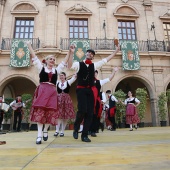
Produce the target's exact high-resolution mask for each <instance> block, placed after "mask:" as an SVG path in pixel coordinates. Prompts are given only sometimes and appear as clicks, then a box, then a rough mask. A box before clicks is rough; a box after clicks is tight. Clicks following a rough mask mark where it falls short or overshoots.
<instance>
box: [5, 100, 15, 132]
mask: <svg viewBox="0 0 170 170" xmlns="http://www.w3.org/2000/svg"><path fill="white" fill-rule="evenodd" d="M13 100H14V99H13V98H5V103H6V104H8V105H9V104H10V103H11V102H12V101H13ZM12 115H13V110H12V108H11V107H10V108H9V109H8V111H7V112H5V114H4V124H3V130H10V123H8V120H10V119H11V118H12Z"/></svg>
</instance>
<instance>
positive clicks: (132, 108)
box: [122, 91, 140, 131]
mask: <svg viewBox="0 0 170 170" xmlns="http://www.w3.org/2000/svg"><path fill="white" fill-rule="evenodd" d="M128 97H129V98H127V99H126V100H125V101H124V102H122V104H124V105H126V124H129V125H130V131H133V125H134V126H135V129H136V130H137V128H138V127H137V124H138V123H139V122H140V119H139V116H138V113H137V110H136V107H137V106H138V105H139V104H140V101H139V100H138V99H137V98H135V97H133V96H132V92H131V91H129V92H128Z"/></svg>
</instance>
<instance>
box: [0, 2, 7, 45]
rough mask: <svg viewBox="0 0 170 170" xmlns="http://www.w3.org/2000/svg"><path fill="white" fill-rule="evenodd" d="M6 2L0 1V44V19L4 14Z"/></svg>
mask: <svg viewBox="0 0 170 170" xmlns="http://www.w3.org/2000/svg"><path fill="white" fill-rule="evenodd" d="M5 3H6V0H0V42H1V39H2V37H1V27H2V17H3V12H4V7H5Z"/></svg>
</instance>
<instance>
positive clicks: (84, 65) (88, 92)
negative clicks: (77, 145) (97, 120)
mask: <svg viewBox="0 0 170 170" xmlns="http://www.w3.org/2000/svg"><path fill="white" fill-rule="evenodd" d="M118 51H119V47H116V50H115V52H113V53H112V54H111V55H109V56H108V57H107V58H105V59H103V60H101V61H98V62H95V63H92V60H93V58H94V55H95V51H94V50H92V49H89V50H87V52H86V60H85V61H82V62H74V63H73V65H72V67H71V68H72V69H73V70H75V71H76V72H77V82H78V83H77V89H76V94H77V101H78V111H77V115H76V120H75V123H74V132H73V137H74V138H75V139H78V130H79V128H80V124H81V123H82V121H83V119H84V126H83V131H82V135H81V140H82V141H83V142H91V140H90V139H89V138H88V131H89V128H90V125H91V121H92V118H93V113H94V105H95V102H94V99H96V98H97V90H95V89H96V88H94V71H95V70H96V69H98V68H100V67H102V65H104V64H106V63H107V62H108V61H110V60H111V59H112V58H113V57H114V56H115V55H116V53H117V52H118ZM72 61H73V60H72V59H71V57H70V59H69V65H71V62H72ZM94 95H95V97H94Z"/></svg>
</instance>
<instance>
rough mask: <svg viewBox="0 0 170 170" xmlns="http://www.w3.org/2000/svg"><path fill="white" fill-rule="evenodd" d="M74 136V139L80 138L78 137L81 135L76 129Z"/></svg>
mask: <svg viewBox="0 0 170 170" xmlns="http://www.w3.org/2000/svg"><path fill="white" fill-rule="evenodd" d="M73 137H74V139H78V137H79V136H78V132H76V131H74V132H73Z"/></svg>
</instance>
